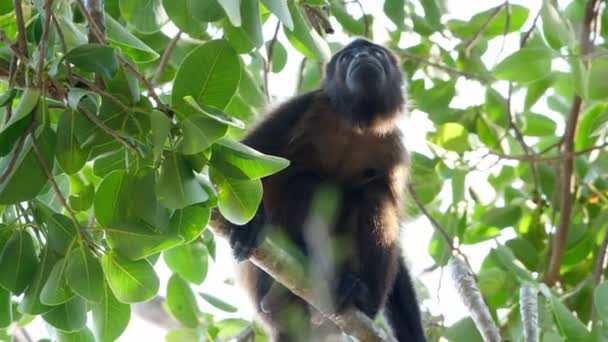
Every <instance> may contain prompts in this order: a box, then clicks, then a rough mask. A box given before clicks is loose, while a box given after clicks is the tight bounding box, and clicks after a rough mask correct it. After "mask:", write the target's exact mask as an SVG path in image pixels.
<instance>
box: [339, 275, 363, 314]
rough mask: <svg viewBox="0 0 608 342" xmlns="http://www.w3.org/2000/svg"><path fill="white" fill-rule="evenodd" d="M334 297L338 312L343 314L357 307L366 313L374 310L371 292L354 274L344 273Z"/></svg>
mask: <svg viewBox="0 0 608 342" xmlns="http://www.w3.org/2000/svg"><path fill="white" fill-rule="evenodd" d="M334 296H335V297H334V301H335V306H336V307H335V309H336V312H343V311H344V310H345V309H346V308H348V307H351V306H355V307H357V308H358V309H359V310H361V311H363V312H365V313H367V312H370V311H371V310H372V304H371V303H370V298H371V292H370V290H369V288H368V287H367V285H365V284H364V283H363V281H361V279H360V278H359V277H357V276H356V275H355V274H354V273H351V272H344V273H343V274H342V275H341V276H340V279H338V285H337V287H336V289H335V294H334Z"/></svg>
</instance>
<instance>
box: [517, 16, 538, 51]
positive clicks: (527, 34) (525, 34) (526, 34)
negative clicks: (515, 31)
mask: <svg viewBox="0 0 608 342" xmlns="http://www.w3.org/2000/svg"><path fill="white" fill-rule="evenodd" d="M540 13H541V11H540V10H539V11H538V13H536V16H535V17H534V21H532V26H531V27H530V29H528V31H526V33H524V35H523V36H522V37H521V42H520V43H519V46H520V47H524V46H525V45H526V43H527V42H528V39H530V36H531V35H532V32H534V29H535V28H536V23H537V22H538V18H540Z"/></svg>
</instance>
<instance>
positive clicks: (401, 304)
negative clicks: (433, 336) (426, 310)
mask: <svg viewBox="0 0 608 342" xmlns="http://www.w3.org/2000/svg"><path fill="white" fill-rule="evenodd" d="M385 314H386V317H387V319H388V321H389V323H390V325H391V327H392V328H393V331H394V333H395V336H396V337H397V340H398V341H408V342H409V341H411V342H425V341H426V338H425V337H424V331H423V328H422V324H421V321H420V309H419V307H418V301H417V300H416V292H415V290H414V286H413V284H412V281H411V278H410V276H409V274H408V271H407V269H406V267H405V264H404V263H403V260H400V261H399V272H398V273H397V277H396V278H395V283H394V284H393V288H392V290H391V292H390V294H389V296H388V301H387V303H386V310H385Z"/></svg>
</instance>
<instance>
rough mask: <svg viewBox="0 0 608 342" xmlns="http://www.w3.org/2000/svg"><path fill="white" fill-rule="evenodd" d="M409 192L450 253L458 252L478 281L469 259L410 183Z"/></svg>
mask: <svg viewBox="0 0 608 342" xmlns="http://www.w3.org/2000/svg"><path fill="white" fill-rule="evenodd" d="M407 190H408V192H409V193H410V196H411V197H412V199H413V200H414V203H416V206H417V207H418V210H420V211H421V212H422V214H423V215H424V216H425V217H426V218H427V219H428V220H429V222H431V225H432V226H433V228H434V229H435V231H436V232H438V233H439V235H441V237H442V238H443V239H444V241H445V243H446V244H447V245H448V247H449V248H450V251H452V252H456V253H457V254H458V255H460V256H462V258H463V259H464V261H465V262H466V264H467V266H468V267H469V270H470V271H471V273H472V274H473V276H474V277H475V278H476V279H477V276H476V275H475V271H473V267H472V266H471V263H470V262H469V259H468V258H467V256H466V255H465V254H464V253H463V252H462V251H461V250H460V248H458V247H456V246H455V245H454V240H453V239H452V238H451V237H450V234H448V232H447V231H446V230H445V228H443V226H442V225H441V223H439V222H438V221H437V220H436V219H435V218H434V217H433V215H431V213H430V212H429V211H428V210H427V209H426V207H425V206H424V204H423V203H422V202H421V201H420V198H418V195H417V194H416V190H414V187H413V186H412V184H411V183H408V185H407Z"/></svg>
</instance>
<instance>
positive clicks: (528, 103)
mask: <svg viewBox="0 0 608 342" xmlns="http://www.w3.org/2000/svg"><path fill="white" fill-rule="evenodd" d="M553 82H555V77H553V76H549V77H546V78H543V79H540V80H538V81H534V82H532V83H530V84H529V85H528V90H527V91H526V99H525V101H524V109H525V110H530V108H532V106H533V105H534V104H535V103H536V102H537V101H538V100H539V99H540V98H541V96H543V95H544V94H545V92H546V91H547V89H549V87H550V86H551V85H552V84H553Z"/></svg>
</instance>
